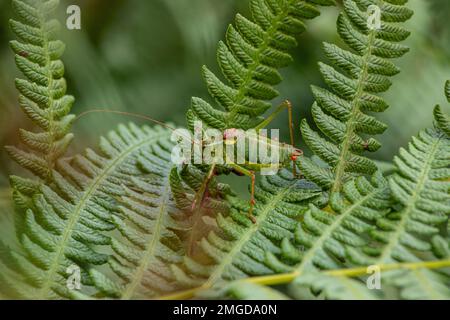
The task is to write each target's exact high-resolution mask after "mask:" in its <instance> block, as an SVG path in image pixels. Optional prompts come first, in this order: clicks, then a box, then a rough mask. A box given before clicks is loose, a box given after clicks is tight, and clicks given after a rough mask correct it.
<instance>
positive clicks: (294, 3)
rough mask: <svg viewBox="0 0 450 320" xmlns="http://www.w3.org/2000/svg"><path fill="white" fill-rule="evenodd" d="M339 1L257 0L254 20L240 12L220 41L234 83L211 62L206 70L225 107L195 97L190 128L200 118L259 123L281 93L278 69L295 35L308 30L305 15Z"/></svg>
mask: <svg viewBox="0 0 450 320" xmlns="http://www.w3.org/2000/svg"><path fill="white" fill-rule="evenodd" d="M332 4H334V1H333V0H252V1H251V12H252V16H253V21H251V20H249V19H247V18H245V17H243V16H242V15H239V14H238V15H237V16H236V20H235V25H234V26H233V25H230V26H229V27H228V30H227V35H226V42H222V41H221V42H220V43H219V49H218V52H217V58H218V62H219V66H220V68H221V70H222V73H223V75H224V76H225V78H226V79H227V81H228V83H229V84H225V83H224V82H222V81H221V80H220V79H219V78H218V77H217V76H216V75H214V74H213V73H212V72H211V71H210V70H209V69H208V68H207V67H203V75H204V78H205V81H206V84H207V87H208V90H209V92H210V94H211V96H212V97H213V98H214V99H215V100H216V102H217V103H218V104H219V106H220V107H222V109H223V110H220V109H218V108H214V107H213V106H211V104H210V103H208V102H206V101H205V100H203V99H200V98H193V99H192V104H191V108H190V109H189V111H188V113H187V122H188V127H189V128H191V129H193V127H194V122H195V121H202V122H203V125H204V126H209V127H212V128H216V129H227V128H240V129H249V128H254V127H255V126H256V125H257V124H258V123H260V122H261V121H262V120H263V118H261V115H262V114H263V113H264V112H266V111H267V110H268V109H269V108H270V107H271V104H270V103H269V102H268V101H270V100H272V99H273V98H275V97H276V96H278V91H277V90H276V89H274V86H275V85H276V84H278V83H279V82H280V81H281V76H280V74H279V72H278V69H279V68H281V67H284V66H286V65H288V64H289V63H290V62H291V61H292V57H291V56H290V55H289V54H288V51H289V49H291V48H293V47H295V46H296V45H297V41H296V39H295V36H296V35H298V34H299V33H301V32H303V31H304V30H305V24H304V22H303V20H304V19H312V18H314V17H316V16H318V15H319V14H320V12H319V11H318V9H317V5H332Z"/></svg>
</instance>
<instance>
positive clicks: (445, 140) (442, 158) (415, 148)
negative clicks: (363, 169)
mask: <svg viewBox="0 0 450 320" xmlns="http://www.w3.org/2000/svg"><path fill="white" fill-rule="evenodd" d="M435 115H436V116H437V119H436V123H437V127H436V128H434V129H427V130H424V131H421V132H420V133H419V135H418V136H417V137H413V139H412V141H411V143H410V144H409V148H408V150H406V149H403V148H402V149H400V153H399V155H398V156H396V157H395V159H394V162H395V164H396V166H397V173H395V174H394V175H393V176H392V177H391V178H390V179H389V186H390V190H391V193H392V196H393V198H394V199H395V200H396V201H397V202H398V203H399V204H400V205H401V208H400V209H399V210H398V211H396V212H392V213H390V214H388V215H386V216H384V217H382V218H380V219H378V221H377V229H376V230H372V231H371V232H370V233H369V234H370V235H371V237H372V239H373V240H374V242H375V243H376V245H375V244H373V245H371V246H369V247H366V248H363V249H362V250H353V249H351V248H350V249H349V251H348V252H349V258H350V259H351V261H352V262H354V263H356V264H360V265H377V264H378V265H379V264H387V263H395V262H417V261H421V260H431V259H433V258H434V257H433V255H430V253H431V252H434V253H435V255H436V256H437V257H440V258H442V257H448V251H449V249H448V245H449V243H448V240H444V239H441V240H439V239H440V234H441V232H442V230H445V229H447V225H448V221H449V215H450V195H449V193H448V191H449V190H450V169H449V165H450V140H449V135H448V134H447V133H446V132H445V131H444V130H442V129H441V127H443V128H445V127H448V125H449V121H448V116H447V118H446V122H445V121H444V120H443V119H444V114H442V112H441V111H440V109H439V108H438V107H437V108H436V109H435ZM444 236H445V234H444ZM392 277H393V278H394V279H395V281H396V282H397V283H398V284H399V286H401V287H402V290H403V293H404V297H405V298H417V297H418V295H419V293H417V292H421V295H420V297H421V298H437V297H440V298H446V299H448V298H449V297H450V291H449V290H448V284H450V273H449V272H447V273H446V274H445V273H444V274H437V273H435V272H432V271H429V270H426V269H418V270H414V271H411V272H408V273H406V274H405V275H403V276H400V275H398V274H397V275H394V276H392ZM443 284H444V285H443ZM419 289H420V290H419ZM414 292H416V293H415V294H414Z"/></svg>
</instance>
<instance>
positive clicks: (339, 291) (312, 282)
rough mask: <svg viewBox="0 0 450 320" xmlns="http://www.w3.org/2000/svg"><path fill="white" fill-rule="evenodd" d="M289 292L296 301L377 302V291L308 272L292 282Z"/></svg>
mask: <svg viewBox="0 0 450 320" xmlns="http://www.w3.org/2000/svg"><path fill="white" fill-rule="evenodd" d="M289 292H290V293H291V295H292V296H293V297H294V298H296V299H312V298H316V297H315V296H314V295H312V294H311V293H318V298H319V299H327V300H377V299H380V296H379V295H377V292H376V290H369V289H368V288H367V286H366V285H365V284H364V283H362V282H361V281H358V280H357V279H351V278H348V277H343V276H330V275H325V274H323V273H320V272H308V273H306V274H304V275H302V276H300V277H298V278H297V279H295V280H294V281H293V282H292V285H291V286H290V290H289Z"/></svg>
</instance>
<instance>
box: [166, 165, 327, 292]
mask: <svg viewBox="0 0 450 320" xmlns="http://www.w3.org/2000/svg"><path fill="white" fill-rule="evenodd" d="M256 196H257V198H258V202H257V204H256V207H255V212H254V214H255V217H256V221H257V222H256V223H255V224H253V223H252V222H251V221H250V220H249V219H248V218H247V213H248V209H249V208H248V204H247V203H246V202H244V201H242V200H238V199H237V198H231V199H230V202H231V203H232V208H231V212H230V214H229V216H224V215H219V216H218V217H217V219H216V221H217V225H218V227H219V230H218V231H216V232H211V233H210V234H209V235H208V236H207V237H205V238H203V239H202V240H201V242H200V248H201V249H202V251H203V257H198V258H197V259H192V258H190V257H185V259H184V263H183V264H180V265H176V266H174V267H173V271H174V274H175V277H176V279H177V281H178V282H179V283H180V284H181V285H183V286H184V287H186V288H190V287H200V288H201V289H211V288H212V289H218V288H220V286H219V285H220V284H221V283H223V282H224V281H231V280H236V279H240V278H245V277H248V276H257V275H265V274H274V273H279V272H282V271H283V269H280V266H279V264H276V263H275V262H276V261H275V260H274V259H272V257H275V256H279V255H280V254H281V253H282V243H283V239H291V240H292V239H293V237H294V231H295V225H296V221H298V219H299V218H300V217H301V216H302V215H303V213H304V212H305V211H306V210H307V208H308V207H307V204H308V203H315V204H317V205H319V206H320V205H323V203H324V202H326V199H324V198H323V196H322V193H321V191H320V189H319V188H318V187H317V186H315V185H314V184H311V183H309V182H307V181H305V180H297V179H295V178H293V177H292V173H290V172H288V171H285V170H283V171H281V172H280V173H279V174H278V175H275V176H267V177H264V178H263V179H262V181H261V183H260V184H259V186H258V187H257V192H256ZM269 252H270V253H271V254H272V255H270V256H269V255H268V253H269Z"/></svg>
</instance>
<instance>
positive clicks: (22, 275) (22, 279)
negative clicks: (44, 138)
mask: <svg viewBox="0 0 450 320" xmlns="http://www.w3.org/2000/svg"><path fill="white" fill-rule="evenodd" d="M169 137H170V131H167V130H165V129H161V128H155V129H150V128H148V127H143V128H142V129H141V128H138V127H136V126H135V125H130V126H129V127H126V126H120V127H119V129H118V130H117V131H112V132H111V133H110V134H109V135H108V137H107V138H102V139H101V142H100V150H101V153H100V154H98V153H95V152H94V151H92V150H90V149H88V150H87V151H86V153H85V155H83V156H82V155H78V156H75V157H73V158H72V159H69V160H67V159H62V160H59V161H58V162H57V165H56V168H55V169H54V170H53V175H52V176H53V180H54V183H53V184H52V185H51V186H47V185H42V186H40V189H39V191H40V192H39V193H38V194H36V195H34V196H33V199H32V206H31V207H30V209H28V210H27V211H26V214H25V215H24V217H23V219H22V226H21V228H22V232H21V233H20V242H21V243H20V245H21V248H22V249H23V250H22V252H16V251H11V252H9V250H7V249H5V250H3V253H5V252H6V253H7V254H6V255H2V256H1V258H2V259H1V262H2V263H3V264H1V263H0V269H1V270H2V272H3V274H4V275H8V276H7V277H5V278H6V280H5V281H6V282H8V283H10V285H9V287H12V288H15V290H16V291H17V293H18V294H19V295H20V296H21V297H26V298H29V299H52V298H61V297H63V298H67V297H70V296H71V295H72V294H73V292H70V290H68V289H67V287H66V278H67V277H68V274H67V272H66V268H68V267H69V266H71V265H76V266H78V267H79V268H80V269H81V272H82V282H83V285H84V286H90V285H91V284H92V281H91V279H90V277H89V275H88V274H87V271H86V270H88V269H89V266H92V265H94V266H95V265H102V264H104V263H106V262H107V260H108V256H107V255H105V254H102V253H100V250H99V249H97V248H96V246H101V245H110V244H111V240H110V237H109V236H107V235H105V232H107V231H110V230H113V229H114V228H115V227H116V225H115V223H116V224H117V223H118V220H117V219H116V218H115V216H116V215H117V216H119V217H120V216H121V215H120V213H119V212H118V210H117V209H116V208H117V200H116V197H119V196H122V195H123V189H122V185H125V186H127V185H128V186H129V187H131V182H130V179H131V177H133V176H139V175H141V174H142V172H141V171H140V170H139V168H138V166H137V158H138V156H139V155H140V154H141V152H142V151H143V150H147V149H148V148H151V146H154V145H157V142H158V141H160V140H164V139H169ZM150 150H152V149H150ZM12 179H16V178H14V177H13V178H12ZM17 179H18V178H17ZM21 181H22V180H18V182H17V185H18V186H19V188H23V189H26V188H27V185H26V184H24V185H22V184H21ZM83 292H84V291H83Z"/></svg>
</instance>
